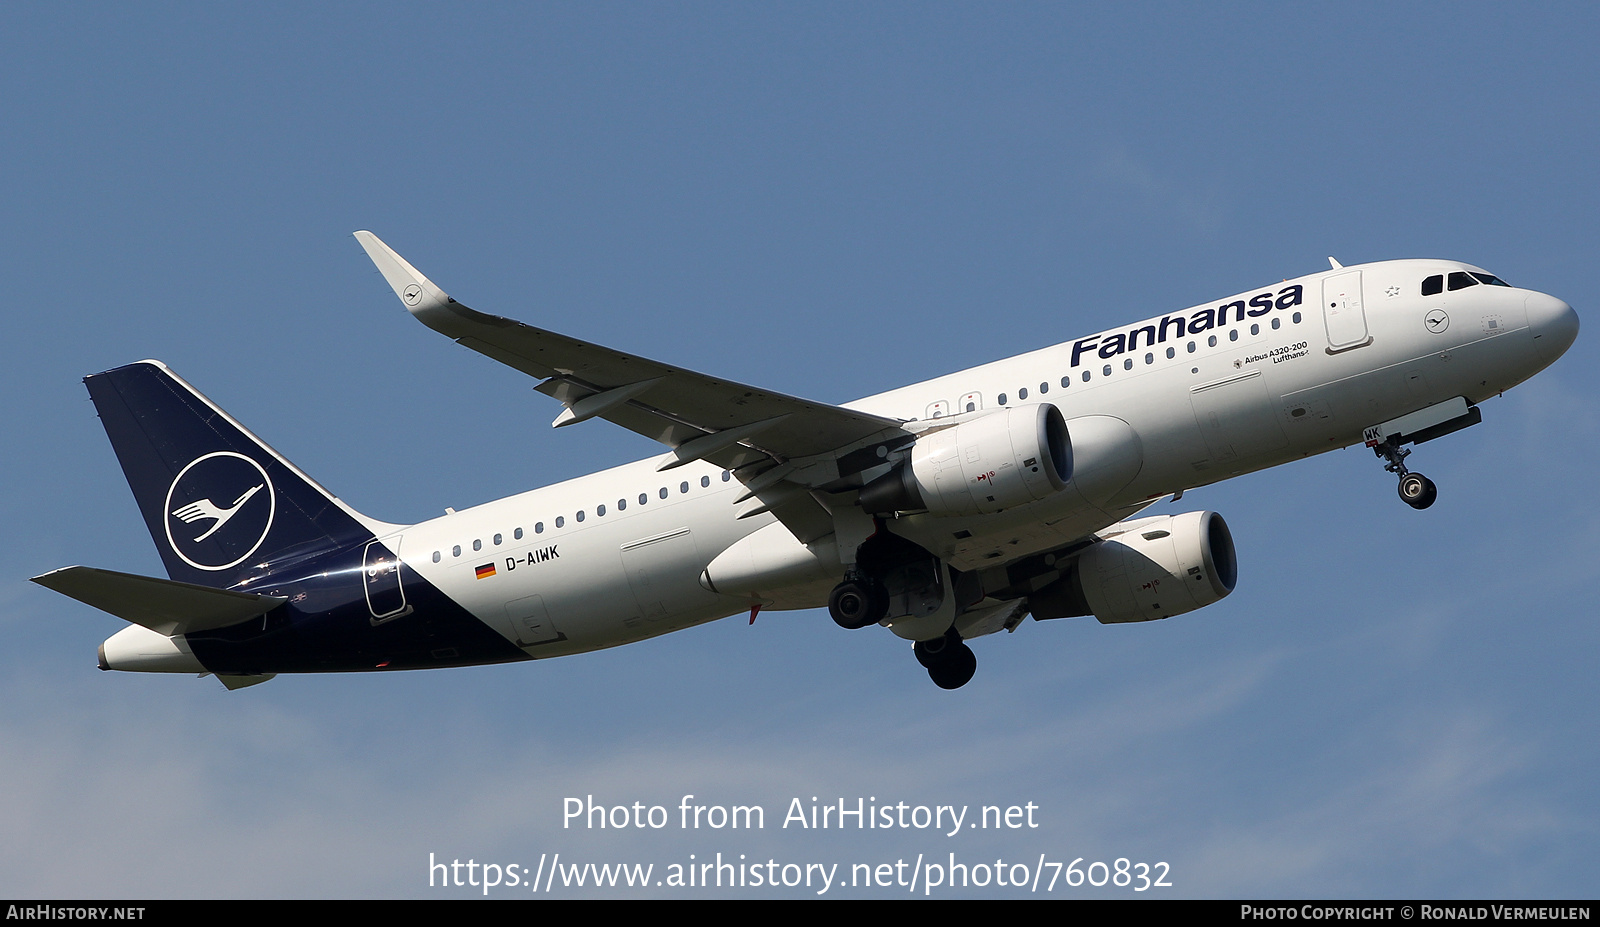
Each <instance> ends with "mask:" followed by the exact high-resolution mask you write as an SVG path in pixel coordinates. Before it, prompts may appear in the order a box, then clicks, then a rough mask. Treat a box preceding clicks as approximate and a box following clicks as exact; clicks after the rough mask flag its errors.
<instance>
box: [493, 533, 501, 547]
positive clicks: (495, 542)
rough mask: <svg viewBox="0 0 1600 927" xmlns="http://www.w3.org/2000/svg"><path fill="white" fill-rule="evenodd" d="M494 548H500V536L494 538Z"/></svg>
mask: <svg viewBox="0 0 1600 927" xmlns="http://www.w3.org/2000/svg"><path fill="white" fill-rule="evenodd" d="M494 546H496V547H499V546H500V535H498V534H497V535H495V536H494Z"/></svg>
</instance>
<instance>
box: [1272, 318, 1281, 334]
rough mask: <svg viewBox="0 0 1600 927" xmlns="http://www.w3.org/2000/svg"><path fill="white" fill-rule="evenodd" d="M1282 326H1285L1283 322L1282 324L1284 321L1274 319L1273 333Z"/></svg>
mask: <svg viewBox="0 0 1600 927" xmlns="http://www.w3.org/2000/svg"><path fill="white" fill-rule="evenodd" d="M1282 324H1283V322H1282V320H1280V319H1273V320H1272V330H1273V331H1277V330H1278V327H1279V326H1281V325H1282Z"/></svg>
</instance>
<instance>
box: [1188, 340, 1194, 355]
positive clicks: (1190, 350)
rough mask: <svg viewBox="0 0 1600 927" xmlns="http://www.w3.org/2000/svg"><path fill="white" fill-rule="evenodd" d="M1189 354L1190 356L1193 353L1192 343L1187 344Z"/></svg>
mask: <svg viewBox="0 0 1600 927" xmlns="http://www.w3.org/2000/svg"><path fill="white" fill-rule="evenodd" d="M1189 353H1190V354H1193V353H1194V342H1193V341H1191V342H1189Z"/></svg>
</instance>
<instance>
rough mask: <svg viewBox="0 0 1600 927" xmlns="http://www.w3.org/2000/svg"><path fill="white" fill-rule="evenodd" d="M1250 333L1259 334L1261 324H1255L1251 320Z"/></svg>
mask: <svg viewBox="0 0 1600 927" xmlns="http://www.w3.org/2000/svg"><path fill="white" fill-rule="evenodd" d="M1250 334H1252V335H1259V334H1261V326H1260V325H1257V324H1256V323H1254V322H1251V323H1250Z"/></svg>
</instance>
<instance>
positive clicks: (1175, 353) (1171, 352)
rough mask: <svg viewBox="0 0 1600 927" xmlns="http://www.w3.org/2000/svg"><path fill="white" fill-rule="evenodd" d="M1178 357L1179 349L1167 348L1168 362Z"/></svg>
mask: <svg viewBox="0 0 1600 927" xmlns="http://www.w3.org/2000/svg"><path fill="white" fill-rule="evenodd" d="M1177 356H1178V349H1177V348H1167V360H1172V359H1173V358H1174V357H1177Z"/></svg>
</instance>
